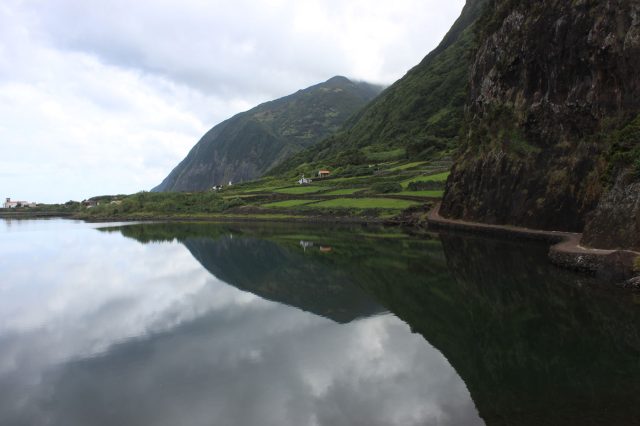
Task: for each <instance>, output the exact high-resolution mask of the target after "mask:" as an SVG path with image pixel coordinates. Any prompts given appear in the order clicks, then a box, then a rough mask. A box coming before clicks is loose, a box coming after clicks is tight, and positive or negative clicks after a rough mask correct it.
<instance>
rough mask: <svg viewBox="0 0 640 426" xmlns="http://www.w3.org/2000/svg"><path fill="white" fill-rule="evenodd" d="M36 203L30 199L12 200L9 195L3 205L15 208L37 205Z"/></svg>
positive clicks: (6, 207)
mask: <svg viewBox="0 0 640 426" xmlns="http://www.w3.org/2000/svg"><path fill="white" fill-rule="evenodd" d="M35 206H36V203H30V202H28V201H11V198H9V197H7V200H6V201H5V203H4V204H3V205H2V207H4V208H5V209H15V208H16V207H35Z"/></svg>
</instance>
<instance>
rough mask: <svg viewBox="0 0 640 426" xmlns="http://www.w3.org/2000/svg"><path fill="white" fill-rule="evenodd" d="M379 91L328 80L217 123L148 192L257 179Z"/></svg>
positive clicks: (333, 129) (337, 125)
mask: <svg viewBox="0 0 640 426" xmlns="http://www.w3.org/2000/svg"><path fill="white" fill-rule="evenodd" d="M380 90H381V88H380V87H378V86H373V85H370V84H367V83H354V82H352V81H350V80H348V79H347V78H344V77H334V78H332V79H330V80H328V81H326V82H324V83H321V84H318V85H316V86H312V87H309V88H307V89H305V90H300V91H298V92H297V93H294V94H293V95H290V96H286V97H284V98H281V99H278V100H275V101H271V102H267V103H264V104H262V105H259V106H257V107H256V108H253V109H251V110H249V111H247V112H243V113H240V114H237V115H235V116H234V117H232V118H230V119H229V120H227V121H224V122H223V123H220V124H218V125H217V126H215V127H214V128H213V129H211V130H210V131H209V132H207V133H206V134H205V135H204V136H203V137H202V139H201V140H200V141H199V142H198V143H197V144H196V145H195V146H194V147H193V149H192V150H191V151H190V152H189V154H188V155H187V157H186V158H185V159H184V160H182V162H181V163H180V164H178V166H177V167H176V168H175V169H174V170H173V171H172V172H171V173H170V174H169V176H167V178H165V180H164V181H163V182H162V183H161V184H160V185H158V186H157V187H156V188H154V189H153V190H154V191H158V192H168V191H201V190H206V189H209V188H211V187H212V186H214V185H222V184H226V183H227V182H229V181H233V182H239V181H243V180H251V179H255V178H258V177H260V176H261V175H262V174H264V172H266V171H267V170H268V169H270V168H272V167H274V166H275V165H277V164H279V163H280V162H281V161H282V160H284V159H285V158H287V157H288V156H290V155H292V154H294V153H296V152H298V151H300V150H302V149H303V148H305V147H309V146H311V145H313V144H315V143H316V142H318V141H320V140H322V139H324V138H326V137H327V136H329V135H330V134H332V133H334V132H336V131H337V130H338V129H339V128H340V126H341V125H342V124H344V123H345V122H346V121H347V119H348V118H349V117H350V116H351V115H353V114H354V113H356V112H357V111H358V110H360V109H361V108H362V107H363V106H364V105H366V104H367V103H368V102H369V101H370V100H371V99H373V98H374V97H375V96H376V95H377V94H378V93H379V92H380Z"/></svg>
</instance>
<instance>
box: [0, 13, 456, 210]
mask: <svg viewBox="0 0 640 426" xmlns="http://www.w3.org/2000/svg"><path fill="white" fill-rule="evenodd" d="M462 4H463V1H462V0H457V1H452V2H444V3H443V2H439V1H435V0H397V1H394V2H377V3H371V2H367V1H365V0H350V1H348V2H347V1H343V0H308V1H304V2H299V1H298V2H296V1H294V0H236V1H234V2H230V1H222V0H218V1H203V0H185V1H180V2H176V1H168V0H160V1H153V2H152V1H136V2H130V1H125V0H113V1H110V2H102V1H86V0H84V1H82V0H47V1H45V0H34V1H29V2H23V1H18V0H7V1H5V2H3V3H2V5H0V58H1V59H2V60H1V61H0V117H2V118H0V190H3V191H4V192H7V194H6V196H13V197H14V198H21V199H30V200H34V201H66V200H67V199H70V198H75V199H78V198H85V197H89V196H92V195H97V194H101V193H122V192H127V193H129V192H135V191H138V190H142V189H148V188H150V187H152V186H154V185H156V184H157V183H159V182H160V181H161V180H162V178H164V177H165V176H166V174H167V173H168V172H169V171H170V170H171V168H172V167H174V166H175V165H176V164H177V162H178V161H179V160H180V159H182V158H183V157H184V155H185V154H186V153H187V151H188V150H189V148H190V147H191V146H193V145H194V144H195V143H196V142H197V141H198V139H199V138H200V136H202V134H203V133H204V132H205V131H206V130H207V129H208V128H210V127H212V126H213V125H215V124H217V123H218V122H220V121H222V120H224V119H226V118H228V117H230V116H232V115H233V114H235V113H237V112H240V111H242V110H246V109H248V108H250V107H252V106H254V105H256V104H258V103H260V102H263V101H266V100H270V99H274V98H277V97H280V96H284V95H286V94H288V93H292V92H294V91H296V90H298V89H301V88H304V87H307V86H310V85H312V84H315V83H318V82H320V81H324V80H326V79H328V78H330V77H332V76H334V75H338V74H341V75H347V76H348V77H351V78H354V79H362V80H367V81H371V82H375V83H383V84H389V83H391V82H393V81H394V80H396V79H398V78H399V77H401V76H402V75H403V74H404V73H405V72H406V71H407V70H408V69H409V68H410V67H412V66H413V65H415V64H417V63H418V62H419V61H420V60H421V59H422V57H424V56H425V55H426V53H428V51H429V50H430V49H432V48H433V47H434V46H435V45H436V44H437V43H438V42H439V40H440V39H441V37H442V36H443V35H444V33H445V32H446V31H447V29H448V27H449V26H450V25H451V23H452V22H453V20H454V19H455V17H456V15H457V14H458V13H459V11H460V9H461V7H462ZM9 192H10V193H9Z"/></svg>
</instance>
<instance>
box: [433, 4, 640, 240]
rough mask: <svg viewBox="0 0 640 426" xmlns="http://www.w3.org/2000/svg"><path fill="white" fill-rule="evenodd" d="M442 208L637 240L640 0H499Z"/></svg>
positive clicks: (481, 48)
mask: <svg viewBox="0 0 640 426" xmlns="http://www.w3.org/2000/svg"><path fill="white" fill-rule="evenodd" d="M477 31H478V40H479V41H480V43H479V45H478V49H477V52H476V54H475V57H474V59H473V63H472V66H471V74H470V80H469V81H470V86H469V95H468V98H467V111H468V116H467V119H466V123H465V129H464V134H465V137H464V139H463V140H462V141H461V144H462V147H461V149H460V151H459V152H460V154H459V156H458V157H457V159H456V163H455V166H454V169H453V172H452V175H451V177H450V179H449V182H448V184H447V190H446V194H445V198H444V201H443V205H442V208H441V213H442V214H443V215H445V216H447V217H450V218H461V219H466V220H472V221H481V222H487V223H498V224H514V225H520V226H527V227H532V228H543V229H552V230H566V231H582V230H583V229H584V228H586V229H585V235H584V240H583V242H585V243H586V244H591V245H596V246H599V247H602V248H617V247H628V248H636V249H638V248H640V202H639V201H638V200H640V73H639V72H638V70H639V69H640V3H638V1H637V0H612V1H599V0H580V1H560V0H543V1H535V2H529V1H518V0H492V1H491V2H490V4H489V7H488V9H487V12H486V14H485V15H484V16H483V18H482V19H481V21H480V24H479V26H478V29H477Z"/></svg>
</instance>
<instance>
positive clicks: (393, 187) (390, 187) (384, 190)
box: [371, 182, 402, 194]
mask: <svg viewBox="0 0 640 426" xmlns="http://www.w3.org/2000/svg"><path fill="white" fill-rule="evenodd" d="M371 190H372V191H373V192H377V193H378V194H391V193H394V192H402V185H400V184H399V183H395V182H380V183H375V184H373V185H372V186H371Z"/></svg>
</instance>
